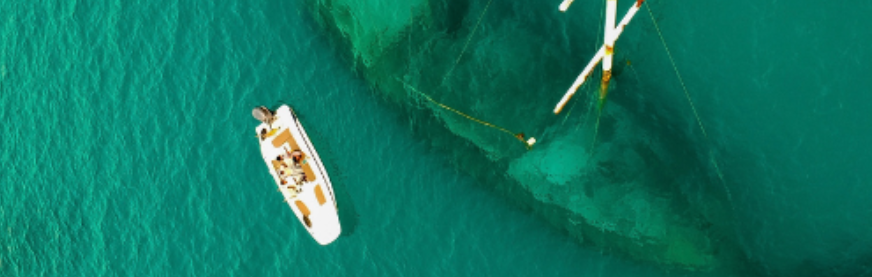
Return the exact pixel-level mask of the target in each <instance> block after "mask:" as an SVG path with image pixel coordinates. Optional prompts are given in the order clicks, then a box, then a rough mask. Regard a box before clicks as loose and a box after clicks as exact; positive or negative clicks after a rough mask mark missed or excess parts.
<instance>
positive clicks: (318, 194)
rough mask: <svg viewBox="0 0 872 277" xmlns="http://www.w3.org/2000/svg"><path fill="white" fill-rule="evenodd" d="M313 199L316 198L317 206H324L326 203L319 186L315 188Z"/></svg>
mask: <svg viewBox="0 0 872 277" xmlns="http://www.w3.org/2000/svg"><path fill="white" fill-rule="evenodd" d="M315 198H318V204H319V205H324V203H327V199H326V198H324V192H323V191H321V185H316V186H315Z"/></svg>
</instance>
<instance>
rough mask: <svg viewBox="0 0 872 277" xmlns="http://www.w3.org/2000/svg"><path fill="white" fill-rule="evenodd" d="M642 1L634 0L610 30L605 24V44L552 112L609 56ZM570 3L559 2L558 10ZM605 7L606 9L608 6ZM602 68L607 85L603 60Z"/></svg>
mask: <svg viewBox="0 0 872 277" xmlns="http://www.w3.org/2000/svg"><path fill="white" fill-rule="evenodd" d="M614 1H615V0H608V2H614ZM608 2H607V3H606V4H607V5H608ZM643 2H645V0H636V4H635V5H633V6H632V7H630V10H629V11H627V14H626V15H624V18H623V19H621V23H619V24H618V26H617V27H615V28H613V29H612V30H611V31H609V28H608V26H609V24H608V23H607V24H606V42H605V45H603V46H602V47H600V49H599V51H597V52H596V55H594V56H593V59H591V60H590V62H588V64H587V66H585V67H584V70H583V71H582V72H581V74H580V75H578V78H576V79H575V82H573V83H572V86H571V87H569V90H567V91H566V94H565V95H563V98H562V99H560V103H557V107H555V108H554V114H558V113H560V111H561V110H562V109H563V106H565V105H566V103H567V102H569V99H570V98H572V95H574V94H575V92H576V91H577V90H578V87H580V86H581V85H582V84H584V81H585V80H587V77H588V76H590V73H591V72H592V71H593V68H594V67H595V66H596V65H597V63H599V62H600V60H602V59H603V57H604V56H606V54H607V52H609V53H608V55H609V56H610V57H611V52H612V51H613V49H614V48H613V47H614V42H615V41H616V40H618V37H620V36H621V33H623V32H624V27H626V26H627V24H630V20H632V19H633V16H635V15H636V12H637V11H639V8H640V7H641V6H642V3H643ZM571 3H572V0H566V1H565V2H563V3H562V4H560V10H561V11H565V10H566V8H569V4H571ZM615 4H616V3H615ZM606 8H607V9H608V6H607V7H606ZM615 9H616V7H615ZM611 14H612V15H614V14H615V13H614V12H612V13H611ZM606 21H607V22H608V18H606ZM611 22H612V25H614V17H612V21H611ZM609 33H611V36H609ZM607 49H610V50H609V51H606V50H607ZM603 70H604V72H603V83H604V85H606V86H608V83H607V81H606V80H605V77H606V76H605V75H606V74H605V70H606V68H605V62H603ZM609 70H611V59H610V60H609ZM609 75H611V73H609ZM609 77H611V76H609ZM600 93H601V95H600V97H603V95H602V91H601V92H600Z"/></svg>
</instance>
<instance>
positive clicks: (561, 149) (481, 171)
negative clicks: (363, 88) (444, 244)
mask: <svg viewBox="0 0 872 277" xmlns="http://www.w3.org/2000/svg"><path fill="white" fill-rule="evenodd" d="M309 3H310V4H311V5H312V8H313V9H314V11H313V14H314V15H315V19H316V20H317V21H318V22H320V23H321V24H323V25H324V26H325V28H326V29H328V30H330V31H332V32H331V34H333V38H336V39H338V40H339V42H340V45H341V46H343V47H347V48H346V49H344V50H342V51H341V52H340V53H343V55H347V56H350V57H353V63H354V66H355V68H356V69H357V71H358V73H359V74H360V75H361V77H362V78H363V79H365V80H366V81H367V82H368V83H370V84H371V85H372V86H373V87H377V88H378V89H376V90H374V92H375V93H379V94H381V95H382V96H384V98H385V99H386V100H388V101H389V102H392V103H394V104H396V107H398V108H399V110H400V112H404V113H408V114H409V117H410V118H411V119H412V120H413V121H414V124H413V125H414V126H413V132H416V133H418V135H420V136H421V137H427V140H428V141H429V142H430V143H431V145H432V146H433V147H434V148H437V149H439V150H440V151H443V152H445V153H446V156H447V157H449V158H451V159H452V162H453V163H454V164H455V165H456V166H457V167H458V168H460V169H462V170H464V171H465V172H467V173H469V174H471V175H472V176H474V177H475V178H476V179H478V180H479V181H480V182H482V183H484V184H483V185H486V186H490V187H492V188H493V189H494V191H497V192H498V193H500V194H501V195H502V196H505V197H509V198H511V199H513V200H515V201H513V202H515V203H516V204H518V205H524V206H526V207H529V208H531V210H532V212H533V213H534V214H536V215H537V216H540V217H542V218H544V219H546V220H547V221H549V222H550V223H551V224H552V225H553V226H554V227H555V228H557V229H561V230H565V231H566V232H567V233H568V234H569V235H570V236H572V237H574V238H576V239H577V241H578V243H579V244H581V245H584V246H585V247H590V248H594V249H597V250H601V251H608V252H610V253H613V254H615V255H619V256H622V257H627V258H629V259H633V260H638V261H644V262H647V263H652V264H656V265H659V266H661V267H664V268H670V269H672V268H677V269H684V270H713V269H716V268H721V267H723V265H725V264H735V263H742V257H741V253H740V252H741V251H738V250H737V249H738V247H737V246H736V245H735V244H733V243H731V242H730V241H729V239H722V238H723V237H724V235H722V234H718V233H717V232H718V230H717V228H713V227H706V228H703V227H700V226H712V224H711V223H712V222H716V221H717V220H718V219H719V218H716V217H714V218H713V217H710V215H709V214H707V213H706V212H705V211H699V209H693V206H692V205H693V203H685V202H687V201H684V202H682V201H681V200H680V199H682V197H683V195H682V193H684V192H683V191H682V188H681V183H687V182H693V181H694V180H693V179H692V178H687V177H685V176H683V175H681V174H680V173H676V172H681V171H682V170H684V171H687V172H691V171H695V170H698V169H696V168H678V167H679V166H677V165H680V166H686V167H693V166H696V164H698V163H697V161H695V160H694V161H683V160H678V159H685V158H687V159H690V158H693V156H692V155H690V157H676V156H675V155H674V154H673V153H674V152H676V151H674V149H670V147H671V146H669V145H667V144H665V143H663V142H662V140H666V139H662V140H661V137H663V136H669V135H672V134H661V133H656V132H654V131H650V130H646V128H645V127H644V126H642V125H641V124H640V122H639V121H637V120H636V119H634V118H633V116H632V114H631V113H630V111H628V110H626V109H622V108H621V107H620V106H616V107H615V108H614V109H609V111H608V113H606V114H604V115H603V116H605V117H607V118H606V120H608V122H609V124H608V126H606V127H604V128H605V129H604V130H602V131H601V133H602V135H601V136H602V143H601V144H600V145H599V146H598V150H597V151H596V152H593V153H594V154H593V155H591V153H592V152H591V151H590V149H589V148H587V147H585V146H582V145H583V144H585V143H580V142H579V140H582V141H583V140H584V139H585V138H589V137H591V134H590V130H587V129H584V128H582V129H578V128H575V130H571V129H572V128H560V127H561V126H560V125H561V123H557V124H555V120H554V116H553V113H551V112H550V110H547V109H546V110H544V111H540V110H523V109H520V108H514V109H506V107H528V106H541V105H544V104H545V101H549V100H547V99H545V98H544V97H541V96H542V95H550V93H553V92H554V91H562V90H564V89H565V86H563V85H562V84H560V82H555V81H554V80H571V79H572V78H573V77H575V76H574V75H572V74H568V73H567V72H570V71H572V70H573V68H574V65H575V64H577V63H576V62H575V61H574V60H572V59H567V58H566V57H567V56H569V55H568V53H566V52H561V51H560V50H554V51H548V52H545V53H542V51H535V50H538V49H541V48H542V46H543V45H568V44H569V42H567V41H566V40H567V39H568V38H566V37H562V36H549V35H548V32H547V28H545V26H544V25H543V26H537V25H536V24H535V22H532V23H531V22H516V21H506V20H502V19H500V18H498V17H492V16H489V17H482V16H480V15H479V16H478V17H477V18H479V19H480V20H479V21H478V22H474V21H472V19H475V18H476V17H475V16H465V17H464V18H470V19H471V20H468V21H466V22H465V24H464V26H461V27H460V28H459V29H456V30H452V31H451V34H450V35H449V34H448V33H449V32H448V30H449V28H457V27H456V26H454V25H452V23H450V22H446V21H448V19H447V18H448V16H446V15H445V13H446V10H444V7H440V6H434V5H433V4H432V2H430V1H425V0H412V1H403V2H402V3H397V4H396V6H389V7H382V8H381V9H372V8H370V7H366V3H365V2H359V1H352V0H330V1H328V0H309ZM482 4H484V3H481V2H479V3H476V2H470V4H469V6H470V7H469V8H468V9H467V12H469V13H470V14H475V15H478V14H479V13H483V12H482V11H483V10H484V9H486V8H489V10H490V11H491V13H492V14H493V13H496V12H497V11H501V10H502V11H505V9H509V8H514V9H521V10H523V12H525V13H532V12H537V11H538V10H537V8H535V6H536V3H529V4H526V3H522V4H517V3H515V4H513V6H512V7H506V6H500V5H505V4H502V3H500V2H499V1H495V2H494V3H493V4H492V5H494V6H488V7H484V6H481V5H482ZM476 5H478V6H476ZM524 5H527V6H524ZM519 6H521V7H519ZM552 11H553V10H552ZM517 12H518V11H512V13H513V14H514V13H517ZM538 12H542V13H543V14H544V13H545V11H544V10H543V11H538ZM403 16H407V17H404V18H401V17H403ZM452 16H454V17H456V15H452ZM528 16H529V17H530V18H538V17H539V15H535V16H533V15H528ZM482 18H484V19H482ZM361 19H371V21H361ZM472 23H476V25H478V24H482V26H481V28H475V30H473V27H472V26H471V24H472ZM622 23H623V20H622ZM624 25H626V24H624ZM452 26H454V27H452ZM619 26H621V25H619ZM617 29H618V30H622V27H619V28H617ZM473 32H478V33H479V34H480V35H478V36H475V37H473V36H472V35H469V34H472V33H473ZM616 32H617V31H616ZM455 33H456V34H455ZM467 35H469V36H467ZM496 48H499V53H500V55H494V54H493V53H494V49H496ZM553 49H559V47H553ZM445 53H455V54H457V53H464V54H463V56H462V58H463V60H459V61H457V60H455V59H452V58H453V57H455V55H450V56H451V57H452V58H446V57H445V55H444V54H445ZM530 53H537V55H535V56H534V55H531V54H530ZM604 55H605V50H603V56H604ZM505 57H511V59H507V58H505ZM517 68H523V70H521V71H516V70H512V69H517ZM446 72H451V78H446V77H447V76H448V74H447V73H446ZM397 80H402V81H400V82H398V81H397ZM405 84H415V86H416V87H417V88H420V89H422V90H423V91H427V92H428V93H429V94H431V95H433V96H434V97H437V98H438V99H439V103H445V105H446V106H448V105H450V106H451V107H456V109H458V110H463V111H472V112H474V113H476V114H486V115H488V118H489V119H490V120H493V121H494V122H497V123H499V126H505V127H502V128H504V129H506V130H509V129H513V130H525V131H530V132H531V133H537V134H546V135H547V137H548V139H547V140H546V141H545V142H543V143H542V144H541V145H538V146H537V148H536V149H532V150H529V151H524V150H523V149H520V148H519V147H517V141H518V140H522V139H519V138H518V137H515V135H517V133H514V132H508V133H509V134H511V135H512V136H513V137H512V138H509V137H508V136H506V135H504V134H503V132H493V131H492V129H491V128H489V127H487V126H485V125H484V124H481V123H479V122H474V121H471V120H468V118H464V117H463V116H458V114H457V113H453V112H445V110H444V109H443V108H441V107H438V106H435V105H421V104H420V102H421V101H416V99H415V98H417V97H410V96H412V94H410V93H409V90H408V88H407V87H406V85H405ZM530 84H536V85H535V86H531V85H530ZM419 99H420V98H419ZM519 118H522V119H523V120H518V119H519ZM563 120H564V121H566V120H568V122H565V123H566V124H579V123H580V120H582V119H578V118H577V117H573V118H572V119H563ZM579 125H580V124H579ZM670 139H671V138H670ZM522 141H523V140H522ZM534 142H535V141H534ZM513 145H514V146H513ZM670 174H671V175H670ZM703 197H706V196H705V195H703ZM676 199H679V200H676ZM695 201H711V202H717V201H721V199H717V198H712V199H703V200H695ZM677 202H681V203H677ZM714 214H717V213H714ZM714 225H717V224H714Z"/></svg>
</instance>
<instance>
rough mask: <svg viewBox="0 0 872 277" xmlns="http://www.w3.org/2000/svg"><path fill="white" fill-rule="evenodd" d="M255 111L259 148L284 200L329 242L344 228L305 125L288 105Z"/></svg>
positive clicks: (309, 228)
mask: <svg viewBox="0 0 872 277" xmlns="http://www.w3.org/2000/svg"><path fill="white" fill-rule="evenodd" d="M252 115H253V116H254V117H255V118H257V119H258V120H260V121H261V122H262V123H261V124H260V125H258V126H257V128H256V129H255V131H256V132H257V134H258V139H259V140H260V150H261V153H262V154H263V160H264V162H266V166H267V169H269V174H270V175H272V177H273V179H274V180H275V182H276V185H277V186H278V187H279V191H280V192H281V193H282V196H283V197H284V199H285V202H287V203H288V205H289V206H290V207H291V210H293V211H294V214H296V215H297V219H299V220H300V223H302V224H303V227H305V228H306V230H307V231H309V234H311V235H312V238H314V239H315V241H317V242H318V243H319V244H321V245H327V244H330V243H331V242H333V241H334V240H336V238H338V237H339V234H340V233H341V232H342V228H341V226H340V224H339V214H338V212H337V208H336V207H337V206H336V199H335V197H334V196H333V185H332V184H331V183H330V177H329V176H327V170H326V169H325V168H324V164H323V163H322V162H321V158H320V157H319V156H318V152H317V151H315V146H314V145H312V142H311V141H310V140H309V136H308V135H306V130H305V129H303V125H301V124H300V121H299V120H298V119H297V116H296V114H294V111H293V110H291V108H290V107H288V106H287V105H282V106H281V107H279V109H278V110H276V112H275V113H273V112H272V111H270V110H269V109H267V108H265V107H262V106H261V107H257V108H255V109H254V111H252Z"/></svg>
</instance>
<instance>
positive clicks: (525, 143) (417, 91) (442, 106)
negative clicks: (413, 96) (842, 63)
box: [396, 78, 535, 150]
mask: <svg viewBox="0 0 872 277" xmlns="http://www.w3.org/2000/svg"><path fill="white" fill-rule="evenodd" d="M396 80H397V81H398V82H400V83H402V84H403V85H404V86H406V87H408V88H410V89H411V90H412V91H414V92H415V93H417V94H418V95H420V96H421V97H424V99H425V100H427V101H429V102H430V103H433V104H434V105H436V106H439V107H440V108H442V109H445V110H447V111H450V112H453V113H456V114H458V115H460V116H462V117H465V118H466V119H469V120H472V121H474V122H476V123H478V124H481V125H484V126H487V127H491V128H494V129H497V130H499V131H501V132H503V133H506V134H509V135H511V136H512V137H514V138H516V139H518V140H520V141H521V142H523V143H524V145H525V146H526V147H527V150H529V149H532V147H533V145H532V144H533V143H535V141H533V142H532V143H531V142H528V141H525V140H524V133H514V132H512V131H509V130H508V129H506V128H503V127H500V126H497V125H494V124H492V123H490V122H487V121H484V120H481V119H478V118H475V117H472V116H470V115H468V114H465V113H463V112H461V111H458V110H456V109H454V108H452V107H449V106H448V105H445V104H442V103H439V102H438V101H436V100H433V98H431V97H430V96H429V95H427V94H425V93H423V92H421V91H419V90H418V89H416V88H415V87H413V86H412V85H410V84H408V83H406V82H403V80H400V79H399V78H396Z"/></svg>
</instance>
